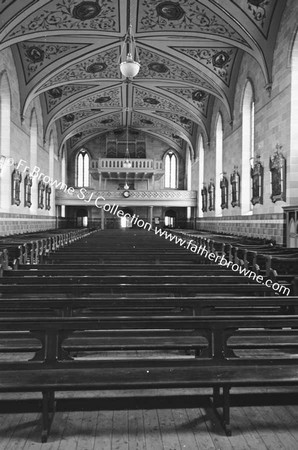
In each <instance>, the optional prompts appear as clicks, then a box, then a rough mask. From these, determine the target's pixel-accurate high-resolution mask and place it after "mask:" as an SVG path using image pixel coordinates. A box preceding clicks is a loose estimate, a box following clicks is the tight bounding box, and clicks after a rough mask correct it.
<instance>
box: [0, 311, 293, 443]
mask: <svg viewBox="0 0 298 450" xmlns="http://www.w3.org/2000/svg"><path fill="white" fill-rule="evenodd" d="M297 327H298V317H297V316H266V317H255V316H251V317H250V316H247V317H245V316H236V317H232V318H226V317H220V316H218V317H214V316H213V317H208V316H206V317H204V318H196V317H179V316H178V317H163V316H158V317H156V316H152V317H150V316H149V317H148V316H147V317H137V318H135V317H99V318H97V317H94V318H67V319H66V318H61V319H60V318H55V319H53V318H38V319H23V318H15V319H8V318H7V319H3V318H2V319H0V338H1V332H7V331H10V332H12V333H13V332H16V339H18V337H19V338H20V339H22V338H21V337H20V336H21V334H22V333H20V331H23V332H26V333H28V334H29V335H30V336H32V338H33V339H37V340H38V341H39V342H40V344H41V347H42V349H43V354H44V359H43V360H42V361H36V360H34V359H29V360H28V361H23V362H21V361H18V362H17V361H15V360H14V358H13V356H14V355H13V354H12V353H11V354H10V358H6V360H5V361H1V363H0V369H1V370H0V391H1V392H41V393H42V398H43V401H42V419H43V420H42V442H46V440H47V438H48V435H49V431H50V423H51V413H54V412H55V392H57V391H82V390H92V391H97V390H109V389H110V390H111V389H112V390H114V389H152V388H155V389H159V388H162V389H164V388H169V389H175V388H190V387H192V388H212V390H213V405H214V407H215V408H219V407H222V408H223V413H222V415H221V422H222V425H223V427H224V429H225V431H226V433H227V435H231V426H230V391H231V389H232V388H234V387H246V388H247V387H255V386H262V387H267V388H269V387H272V386H275V387H278V386H297V384H298V359H297V357H296V356H295V350H294V351H293V348H294V349H295V348H296V347H297V342H298V341H297ZM277 328H278V329H279V330H281V331H282V333H283V336H284V350H285V352H284V355H283V357H282V358H280V357H279V358H276V357H275V354H274V351H273V349H272V346H270V345H269V344H270V342H272V339H271V336H272V334H273V333H277V331H276V330H275V329H277ZM88 330H89V331H90V332H91V333H93V334H97V335H100V333H103V334H104V336H105V339H106V342H107V348H110V351H111V358H106V356H105V357H101V356H100V354H99V355H98V357H97V359H90V358H87V359H86V358H75V359H72V357H71V356H70V355H69V354H68V352H67V351H66V350H65V348H64V347H65V346H66V345H67V340H69V339H71V337H72V336H74V335H77V334H79V333H80V332H84V333H85V332H86V331H88ZM119 330H120V331H122V332H123V333H125V331H127V330H128V331H131V330H135V331H136V332H137V331H140V332H141V331H142V330H147V331H148V330H151V331H152V333H154V332H155V331H156V330H163V331H164V336H161V337H160V339H159V342H155V343H154V342H152V343H151V345H150V348H151V347H152V348H157V349H159V350H160V349H164V350H169V345H168V343H167V342H168V338H169V336H170V334H171V331H172V330H174V331H177V330H180V331H182V332H187V333H188V336H189V339H190V340H192V343H193V348H195V347H196V346H198V347H200V353H199V357H198V356H194V355H190V356H189V357H185V355H183V356H179V354H177V355H176V356H175V357H170V355H169V357H163V358H154V357H148V355H146V356H143V355H142V352H140V353H139V355H138V356H137V357H135V358H127V357H126V356H125V355H126V353H125V352H127V350H128V348H126V347H125V345H123V348H122V350H123V352H124V356H123V357H121V358H119V359H118V358H115V357H114V356H113V351H112V350H113V346H112V343H111V342H110V343H109V342H108V336H110V339H113V331H115V332H117V333H118V332H119ZM256 332H260V333H262V335H263V336H267V338H268V339H267V342H268V346H267V345H266V342H265V341H263V343H262V348H263V349H264V348H265V349H267V350H268V351H269V352H268V354H267V355H265V354H263V356H262V357H260V355H259V354H257V353H256V348H255V346H252V348H251V350H252V351H250V353H247V352H248V351H249V348H248V345H246V346H245V352H246V353H244V355H243V356H239V355H236V354H235V351H237V336H239V334H242V336H245V335H247V334H249V333H254V334H255V333H256ZM181 340H183V333H182V337H181ZM264 342H265V343H264ZM182 346H183V345H182ZM133 348H138V342H134V341H133V340H132V341H131V342H130V345H129V350H131V349H133ZM175 348H176V349H178V350H180V348H181V342H180V343H179V340H177V341H176V344H175V345H174V346H170V350H173V349H175ZM238 348H239V347H238ZM221 389H222V395H221ZM251 399H252V404H253V397H251Z"/></svg>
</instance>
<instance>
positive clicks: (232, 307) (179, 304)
mask: <svg viewBox="0 0 298 450" xmlns="http://www.w3.org/2000/svg"><path fill="white" fill-rule="evenodd" d="M297 307H298V296H289V297H287V296H272V297H269V296H268V297H264V296H263V297H252V296H251V297H248V296H237V297H232V296H221V295H218V296H202V297H180V296H177V297H174V296H160V295H159V296H152V295H150V294H147V295H144V294H139V295H135V296H129V295H126V296H119V295H115V294H114V295H105V296H102V295H94V296H92V297H84V296H82V297H69V296H68V295H64V296H63V295H57V296H56V295H55V296H53V295H50V294H47V293H46V294H45V293H44V294H40V295H38V296H36V297H34V296H33V294H32V295H28V296H27V297H26V296H25V295H22V294H16V296H15V297H3V296H2V297H0V316H1V317H4V316H5V317H14V316H22V317H23V316H24V315H25V316H29V317H31V316H42V315H46V316H54V317H73V316H82V315H83V316H86V315H88V316H90V315H91V316H93V315H103V314H104V315H112V314H115V315H120V314H122V313H123V315H132V314H134V315H144V314H145V313H148V312H150V314H151V315H160V314H169V315H179V314H180V315H182V314H185V315H194V316H201V315H216V314H217V315H223V314H226V315H231V316H232V315H239V314H250V315H252V314H256V315H260V314H265V313H267V314H270V315H272V314H281V313H282V314H286V313H287V314H293V313H298V309H297Z"/></svg>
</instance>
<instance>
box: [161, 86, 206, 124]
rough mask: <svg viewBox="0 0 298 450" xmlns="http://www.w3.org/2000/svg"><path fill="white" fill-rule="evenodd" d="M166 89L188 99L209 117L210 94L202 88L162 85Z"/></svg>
mask: <svg viewBox="0 0 298 450" xmlns="http://www.w3.org/2000/svg"><path fill="white" fill-rule="evenodd" d="M160 89H163V90H165V91H168V92H171V93H172V94H174V95H175V96H177V97H180V98H181V99H183V100H186V101H187V102H189V103H190V104H192V105H193V106H194V107H195V108H196V109H197V110H198V111H200V112H201V113H202V114H203V115H204V116H205V117H207V110H208V102H209V99H210V94H208V93H207V92H205V91H203V90H201V89H193V88H185V87H160Z"/></svg>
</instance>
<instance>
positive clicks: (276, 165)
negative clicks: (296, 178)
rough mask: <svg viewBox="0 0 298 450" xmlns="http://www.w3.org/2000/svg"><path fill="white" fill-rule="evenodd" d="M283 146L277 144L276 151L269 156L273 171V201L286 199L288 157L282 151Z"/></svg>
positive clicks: (270, 167) (271, 170) (271, 171)
mask: <svg viewBox="0 0 298 450" xmlns="http://www.w3.org/2000/svg"><path fill="white" fill-rule="evenodd" d="M281 149H282V146H281V145H280V144H276V147H275V152H274V154H273V155H272V156H270V158H269V169H270V173H271V195H270V198H271V200H272V202H273V203H275V202H276V201H278V200H282V201H284V202H285V201H286V159H285V157H284V156H283V154H282V152H281Z"/></svg>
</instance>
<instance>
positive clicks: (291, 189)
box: [287, 31, 298, 240]
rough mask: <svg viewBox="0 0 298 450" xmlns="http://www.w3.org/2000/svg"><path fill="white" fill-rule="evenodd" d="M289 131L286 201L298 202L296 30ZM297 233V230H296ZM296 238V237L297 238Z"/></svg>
mask: <svg viewBox="0 0 298 450" xmlns="http://www.w3.org/2000/svg"><path fill="white" fill-rule="evenodd" d="M291 69H292V70H291V133H290V158H287V160H288V164H287V167H288V175H289V176H288V193H289V195H288V194H287V201H288V202H289V204H291V205H297V204H298V126H297V124H298V31H297V32H296V36H295V40H294V45H293V47H292V54H291ZM297 234H298V230H297ZM297 240H298V238H297Z"/></svg>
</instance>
